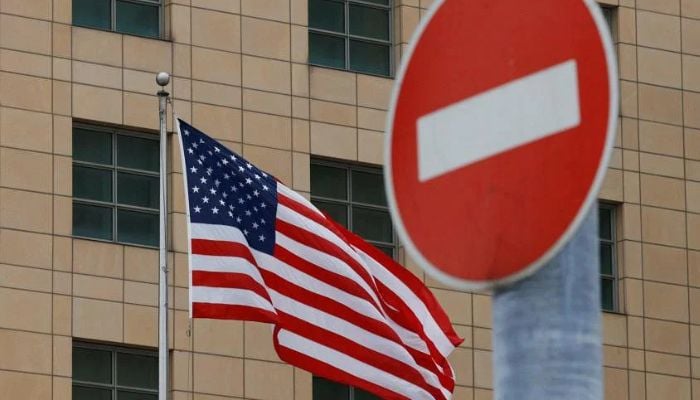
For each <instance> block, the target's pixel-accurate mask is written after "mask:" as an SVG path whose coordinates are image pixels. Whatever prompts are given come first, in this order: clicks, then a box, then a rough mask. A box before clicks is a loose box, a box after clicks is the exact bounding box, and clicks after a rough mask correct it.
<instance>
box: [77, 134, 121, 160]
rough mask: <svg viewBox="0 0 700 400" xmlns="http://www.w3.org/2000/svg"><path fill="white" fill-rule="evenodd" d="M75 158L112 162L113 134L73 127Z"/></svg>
mask: <svg viewBox="0 0 700 400" xmlns="http://www.w3.org/2000/svg"><path fill="white" fill-rule="evenodd" d="M73 159H74V160H79V161H85V162H91V163H98V164H107V165H109V164H112V135H111V134H109V133H105V132H96V131H90V130H86V129H80V128H75V129H73Z"/></svg>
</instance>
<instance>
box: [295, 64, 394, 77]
mask: <svg viewBox="0 0 700 400" xmlns="http://www.w3.org/2000/svg"><path fill="white" fill-rule="evenodd" d="M308 65H309V67H316V68H326V69H332V70H335V71H343V72H349V73H351V74H357V75H368V76H375V77H377V78H384V79H391V80H393V79H394V75H381V74H373V73H371V72H362V71H355V70H352V69H346V68H338V67H331V66H328V65H322V64H313V63H308Z"/></svg>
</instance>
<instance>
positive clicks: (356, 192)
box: [352, 171, 386, 206]
mask: <svg viewBox="0 0 700 400" xmlns="http://www.w3.org/2000/svg"><path fill="white" fill-rule="evenodd" d="M352 201H353V202H358V203H367V204H376V205H381V206H386V193H385V192H384V176H383V175H382V174H375V173H371V172H365V171H352Z"/></svg>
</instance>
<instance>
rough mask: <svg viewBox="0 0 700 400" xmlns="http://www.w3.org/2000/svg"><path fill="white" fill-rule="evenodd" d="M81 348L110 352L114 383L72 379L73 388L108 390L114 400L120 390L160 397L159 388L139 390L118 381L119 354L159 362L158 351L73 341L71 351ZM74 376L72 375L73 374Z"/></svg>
mask: <svg viewBox="0 0 700 400" xmlns="http://www.w3.org/2000/svg"><path fill="white" fill-rule="evenodd" d="M76 347H77V348H81V349H89V350H98V351H109V352H110V357H111V368H112V377H111V379H112V383H111V384H105V383H98V382H88V381H79V380H76V379H75V378H73V377H71V388H72V387H74V386H76V385H77V386H79V387H87V388H96V389H108V390H109V391H110V392H111V394H112V396H111V397H112V399H113V400H116V399H117V392H119V390H120V389H121V390H125V391H132V392H137V393H147V394H149V395H155V396H158V388H157V387H156V389H144V388H137V387H131V386H120V385H119V384H118V381H117V375H118V373H117V372H118V371H117V365H118V364H117V353H126V354H135V355H141V356H152V357H153V358H155V359H156V361H157V360H158V353H157V351H156V350H149V349H145V348H139V347H126V346H116V345H107V344H102V343H93V342H84V341H73V345H72V347H71V351H73V349H75V348H76ZM71 376H72V374H71Z"/></svg>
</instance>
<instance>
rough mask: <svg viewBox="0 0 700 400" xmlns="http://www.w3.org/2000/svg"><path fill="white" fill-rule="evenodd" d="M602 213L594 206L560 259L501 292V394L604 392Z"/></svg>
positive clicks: (529, 397) (510, 399)
mask: <svg viewBox="0 0 700 400" xmlns="http://www.w3.org/2000/svg"><path fill="white" fill-rule="evenodd" d="M594 204H595V203H594ZM597 216H598V209H597V207H596V206H595V205H594V206H592V207H591V210H590V211H589V212H588V215H587V217H586V218H585V220H584V222H583V223H582V224H581V227H580V228H579V230H578V232H577V233H576V234H575V235H574V237H573V239H572V240H571V241H570V242H569V243H568V244H567V245H566V246H565V247H564V248H563V249H562V251H561V252H560V253H559V254H557V255H556V256H555V258H554V259H553V260H552V261H550V262H549V263H548V264H546V265H545V266H544V267H543V268H542V269H540V270H539V271H537V272H536V273H535V274H533V275H532V276H530V277H528V278H526V279H524V280H522V281H520V282H517V283H515V284H513V285H512V286H509V287H506V288H502V289H499V290H496V291H495V292H494V296H493V341H494V343H493V347H494V352H493V376H494V390H495V398H496V399H497V400H516V399H517V400H554V399H566V400H601V399H602V398H603V384H602V344H601V328H600V319H601V311H600V275H599V264H598V263H599V258H600V254H599V251H600V250H599V244H598V235H597V232H598V218H597Z"/></svg>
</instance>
